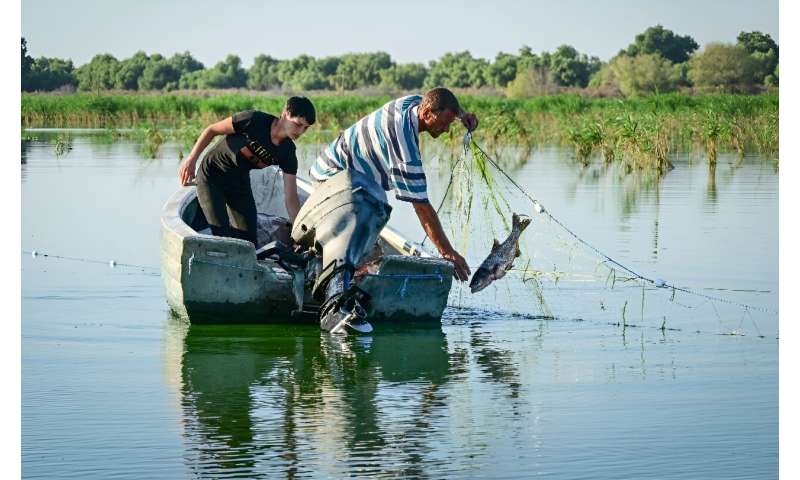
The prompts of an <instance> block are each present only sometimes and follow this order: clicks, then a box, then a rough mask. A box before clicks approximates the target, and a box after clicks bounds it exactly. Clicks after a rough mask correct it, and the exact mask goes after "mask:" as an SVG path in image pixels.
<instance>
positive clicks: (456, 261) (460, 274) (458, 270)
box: [442, 250, 472, 282]
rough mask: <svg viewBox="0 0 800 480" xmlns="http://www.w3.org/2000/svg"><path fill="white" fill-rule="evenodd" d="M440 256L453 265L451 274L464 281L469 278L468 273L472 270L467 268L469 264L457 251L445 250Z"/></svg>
mask: <svg viewBox="0 0 800 480" xmlns="http://www.w3.org/2000/svg"><path fill="white" fill-rule="evenodd" d="M442 258H444V259H445V260H449V261H451V262H453V266H454V267H455V271H454V272H453V274H454V275H455V277H456V278H457V279H458V280H459V281H462V282H466V281H467V280H469V275H470V273H472V272H471V271H470V269H469V265H467V261H466V260H464V257H462V256H461V255H460V254H459V253H458V252H456V251H455V250H451V251H449V252H445V253H443V254H442Z"/></svg>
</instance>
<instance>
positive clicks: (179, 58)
mask: <svg viewBox="0 0 800 480" xmlns="http://www.w3.org/2000/svg"><path fill="white" fill-rule="evenodd" d="M169 63H170V65H172V68H174V69H175V71H176V72H178V78H179V79H181V78H183V76H184V75H189V74H191V73H193V72H202V71H203V68H205V67H204V65H203V64H202V63H201V62H199V61H198V60H197V59H195V58H194V57H193V56H192V54H191V53H189V52H183V53H176V54H175V55H173V56H171V57H169ZM199 75H201V74H198V76H199ZM177 85H178V86H179V87H180V88H186V87H183V86H182V84H181V81H180V80H178V83H177ZM195 88H197V87H195Z"/></svg>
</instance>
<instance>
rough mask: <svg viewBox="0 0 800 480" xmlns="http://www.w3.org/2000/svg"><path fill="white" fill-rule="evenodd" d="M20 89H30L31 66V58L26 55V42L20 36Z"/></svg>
mask: <svg viewBox="0 0 800 480" xmlns="http://www.w3.org/2000/svg"><path fill="white" fill-rule="evenodd" d="M21 62H22V89H23V90H30V86H29V82H30V73H31V67H32V66H33V58H31V56H30V55H28V42H27V41H26V40H25V37H22V60H21Z"/></svg>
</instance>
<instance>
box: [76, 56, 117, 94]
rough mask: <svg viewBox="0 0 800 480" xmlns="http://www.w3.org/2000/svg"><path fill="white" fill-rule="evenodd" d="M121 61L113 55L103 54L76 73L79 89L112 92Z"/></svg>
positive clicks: (93, 58)
mask: <svg viewBox="0 0 800 480" xmlns="http://www.w3.org/2000/svg"><path fill="white" fill-rule="evenodd" d="M118 69H119V61H118V60H117V59H116V58H115V57H114V56H113V55H111V54H108V53H103V54H98V55H95V56H94V57H92V60H91V61H90V62H89V63H87V64H84V65H81V66H80V68H78V70H77V71H76V76H77V78H78V89H79V90H85V91H86V90H89V91H100V90H111V89H112V88H114V86H115V84H116V78H117V70H118Z"/></svg>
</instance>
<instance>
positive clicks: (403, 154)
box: [309, 95, 428, 203]
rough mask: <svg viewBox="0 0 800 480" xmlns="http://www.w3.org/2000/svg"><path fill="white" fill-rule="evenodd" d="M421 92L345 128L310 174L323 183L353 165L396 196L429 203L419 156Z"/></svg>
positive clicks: (409, 200)
mask: <svg viewBox="0 0 800 480" xmlns="http://www.w3.org/2000/svg"><path fill="white" fill-rule="evenodd" d="M421 101H422V97H421V96H420V95H411V96H408V97H402V98H398V99H396V100H392V101H390V102H389V103H387V104H386V105H384V106H383V107H381V108H380V109H378V110H376V111H374V112H372V113H371V114H369V115H367V116H366V117H364V118H362V119H361V120H359V121H358V122H356V123H355V124H354V125H353V126H351V127H350V128H348V129H347V130H345V131H344V132H342V134H341V135H339V138H337V139H336V140H334V141H333V142H331V144H330V145H328V146H327V147H326V148H325V150H323V151H322V153H320V155H319V156H318V157H317V161H316V162H314V165H312V166H311V170H310V171H309V173H310V174H311V178H313V179H314V180H317V181H325V180H327V179H328V178H330V177H332V176H333V175H335V174H336V173H338V172H340V171H342V170H344V169H346V168H352V169H355V170H357V171H359V172H362V173H364V174H366V175H367V176H369V177H371V178H372V179H373V180H375V183H377V184H378V185H380V186H381V187H382V188H383V189H384V190H386V191H388V190H391V189H394V190H395V196H396V197H397V199H398V200H403V201H406V202H423V203H427V202H428V186H427V182H426V180H425V172H424V171H423V169H422V161H421V158H420V154H419V119H418V117H417V114H418V110H419V104H420V102H421Z"/></svg>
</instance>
